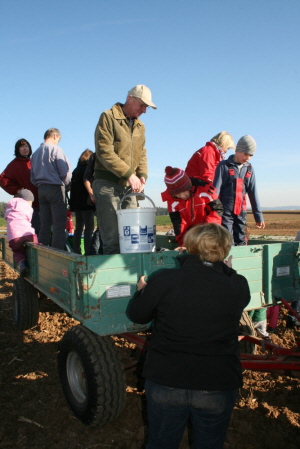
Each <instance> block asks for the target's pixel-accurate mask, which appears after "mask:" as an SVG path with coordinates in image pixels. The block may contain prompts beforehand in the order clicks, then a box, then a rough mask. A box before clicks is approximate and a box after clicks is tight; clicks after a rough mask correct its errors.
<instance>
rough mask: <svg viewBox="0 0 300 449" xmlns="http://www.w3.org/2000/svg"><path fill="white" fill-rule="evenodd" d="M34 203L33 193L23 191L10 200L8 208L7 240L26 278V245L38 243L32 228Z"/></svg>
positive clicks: (6, 216) (21, 272)
mask: <svg viewBox="0 0 300 449" xmlns="http://www.w3.org/2000/svg"><path fill="white" fill-rule="evenodd" d="M33 201H34V196H33V193H32V192H31V191H30V190H27V189H21V190H19V192H18V195H17V197H15V198H13V199H12V200H10V201H9V202H8V203H7V206H6V212H5V220H6V222H7V240H8V242H9V247H10V248H11V249H12V252H13V259H14V261H15V262H16V263H17V264H18V265H19V269H20V276H26V275H27V274H28V271H29V268H28V263H27V260H26V253H25V245H24V243H25V242H33V243H38V239H37V236H36V234H35V230H34V228H33V227H32V226H31V218H32V213H33V209H32V202H33Z"/></svg>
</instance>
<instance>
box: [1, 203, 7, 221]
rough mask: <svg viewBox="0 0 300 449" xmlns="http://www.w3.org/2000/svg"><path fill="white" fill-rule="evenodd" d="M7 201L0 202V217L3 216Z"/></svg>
mask: <svg viewBox="0 0 300 449" xmlns="http://www.w3.org/2000/svg"><path fill="white" fill-rule="evenodd" d="M6 205H7V203H0V218H4V215H5V209H6Z"/></svg>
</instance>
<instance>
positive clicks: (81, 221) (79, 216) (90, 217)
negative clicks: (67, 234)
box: [73, 209, 95, 255]
mask: <svg viewBox="0 0 300 449" xmlns="http://www.w3.org/2000/svg"><path fill="white" fill-rule="evenodd" d="M75 217H76V229H75V232H74V237H73V251H74V253H77V254H81V247H80V246H81V235H82V232H83V229H84V234H83V235H84V253H85V255H87V254H88V252H89V249H90V245H91V241H92V237H93V232H94V227H95V226H94V217H95V211H94V209H88V210H75Z"/></svg>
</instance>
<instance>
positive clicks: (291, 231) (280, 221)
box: [157, 211, 300, 239]
mask: <svg viewBox="0 0 300 449" xmlns="http://www.w3.org/2000/svg"><path fill="white" fill-rule="evenodd" d="M264 220H265V223H266V228H265V229H263V230H261V229H257V228H256V226H255V222H254V218H253V215H252V213H251V212H249V213H248V214H247V227H248V232H249V234H250V235H251V236H256V237H257V236H261V237H264V238H268V236H276V235H278V236H286V237H287V238H290V239H294V238H295V236H296V234H297V232H298V231H299V230H300V211H295V212H294V211H288V212H268V211H267V212H264ZM169 229H172V226H171V225H170V226H157V231H158V232H167V231H168V230H169Z"/></svg>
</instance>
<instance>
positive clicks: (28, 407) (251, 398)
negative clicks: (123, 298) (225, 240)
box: [0, 262, 300, 449]
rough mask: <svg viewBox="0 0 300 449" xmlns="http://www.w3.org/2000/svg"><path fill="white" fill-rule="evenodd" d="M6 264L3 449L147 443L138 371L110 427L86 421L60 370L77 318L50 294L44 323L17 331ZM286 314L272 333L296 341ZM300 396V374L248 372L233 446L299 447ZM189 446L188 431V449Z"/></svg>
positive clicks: (128, 352) (124, 351)
mask: <svg viewBox="0 0 300 449" xmlns="http://www.w3.org/2000/svg"><path fill="white" fill-rule="evenodd" d="M0 269H1V279H0V322H1V328H0V347H1V363H0V366H1V373H0V387H1V393H0V394H1V397H0V402H1V408H0V449H1V448H15V449H29V448H30V449H76V448H78V449H94V448H99V449H106V448H116V449H139V448H145V443H146V440H147V421H146V412H145V396H144V393H143V384H142V379H141V377H140V376H139V375H138V374H137V372H136V371H135V370H134V369H127V370H126V380H127V399H126V404H125V408H124V410H123V412H122V413H121V415H120V416H119V417H118V418H117V419H116V420H115V421H113V422H112V423H110V424H107V425H106V426H103V427H102V428H100V427H92V428H89V427H86V426H84V425H83V424H81V422H80V421H78V420H77V418H75V417H74V415H73V413H72V411H71V410H70V409H69V407H68V405H67V402H66V400H65V397H64V394H63V392H62V389H61V385H60V381H59V377H58V371H57V352H58V343H59V341H60V340H61V338H62V336H63V335H64V333H65V332H66V331H67V330H68V329H69V328H70V327H72V326H74V325H75V324H77V323H76V322H75V321H74V320H73V319H71V318H69V317H68V316H67V315H66V314H65V313H62V311H61V310H60V309H59V308H58V307H57V306H56V305H54V304H53V303H52V302H51V301H50V300H48V299H43V300H41V302H40V319H39V323H38V325H37V326H36V327H35V328H33V329H31V330H27V331H24V332H21V331H17V330H16V329H15V327H14V324H13V322H12V302H11V294H12V285H13V280H14V278H15V277H16V274H15V272H14V271H13V270H12V269H10V268H8V266H7V265H6V264H5V263H3V262H0ZM284 313H285V312H284V311H282V312H281V318H280V322H279V327H278V330H277V334H274V335H273V336H272V339H273V342H274V343H276V344H279V345H284V346H286V347H293V346H295V344H296V338H299V337H300V332H298V333H297V331H294V330H288V331H286V330H285V320H284ZM115 342H116V344H117V347H118V350H119V351H120V353H121V355H122V358H123V362H124V365H125V366H126V365H129V364H130V363H132V361H133V360H134V359H133V348H134V345H132V344H129V343H128V342H126V341H125V340H124V339H116V341H115ZM299 398H300V379H298V378H293V377H289V376H282V375H278V374H269V373H259V372H253V371H245V372H244V387H243V388H242V389H241V390H240V395H239V399H238V402H237V404H236V407H235V410H234V413H233V417H232V421H231V425H230V428H229V431H228V434H227V440H226V444H225V449H299V447H300V399H299ZM188 447H189V446H188V433H187V432H186V434H185V436H184V439H183V441H182V443H181V445H180V449H188Z"/></svg>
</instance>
